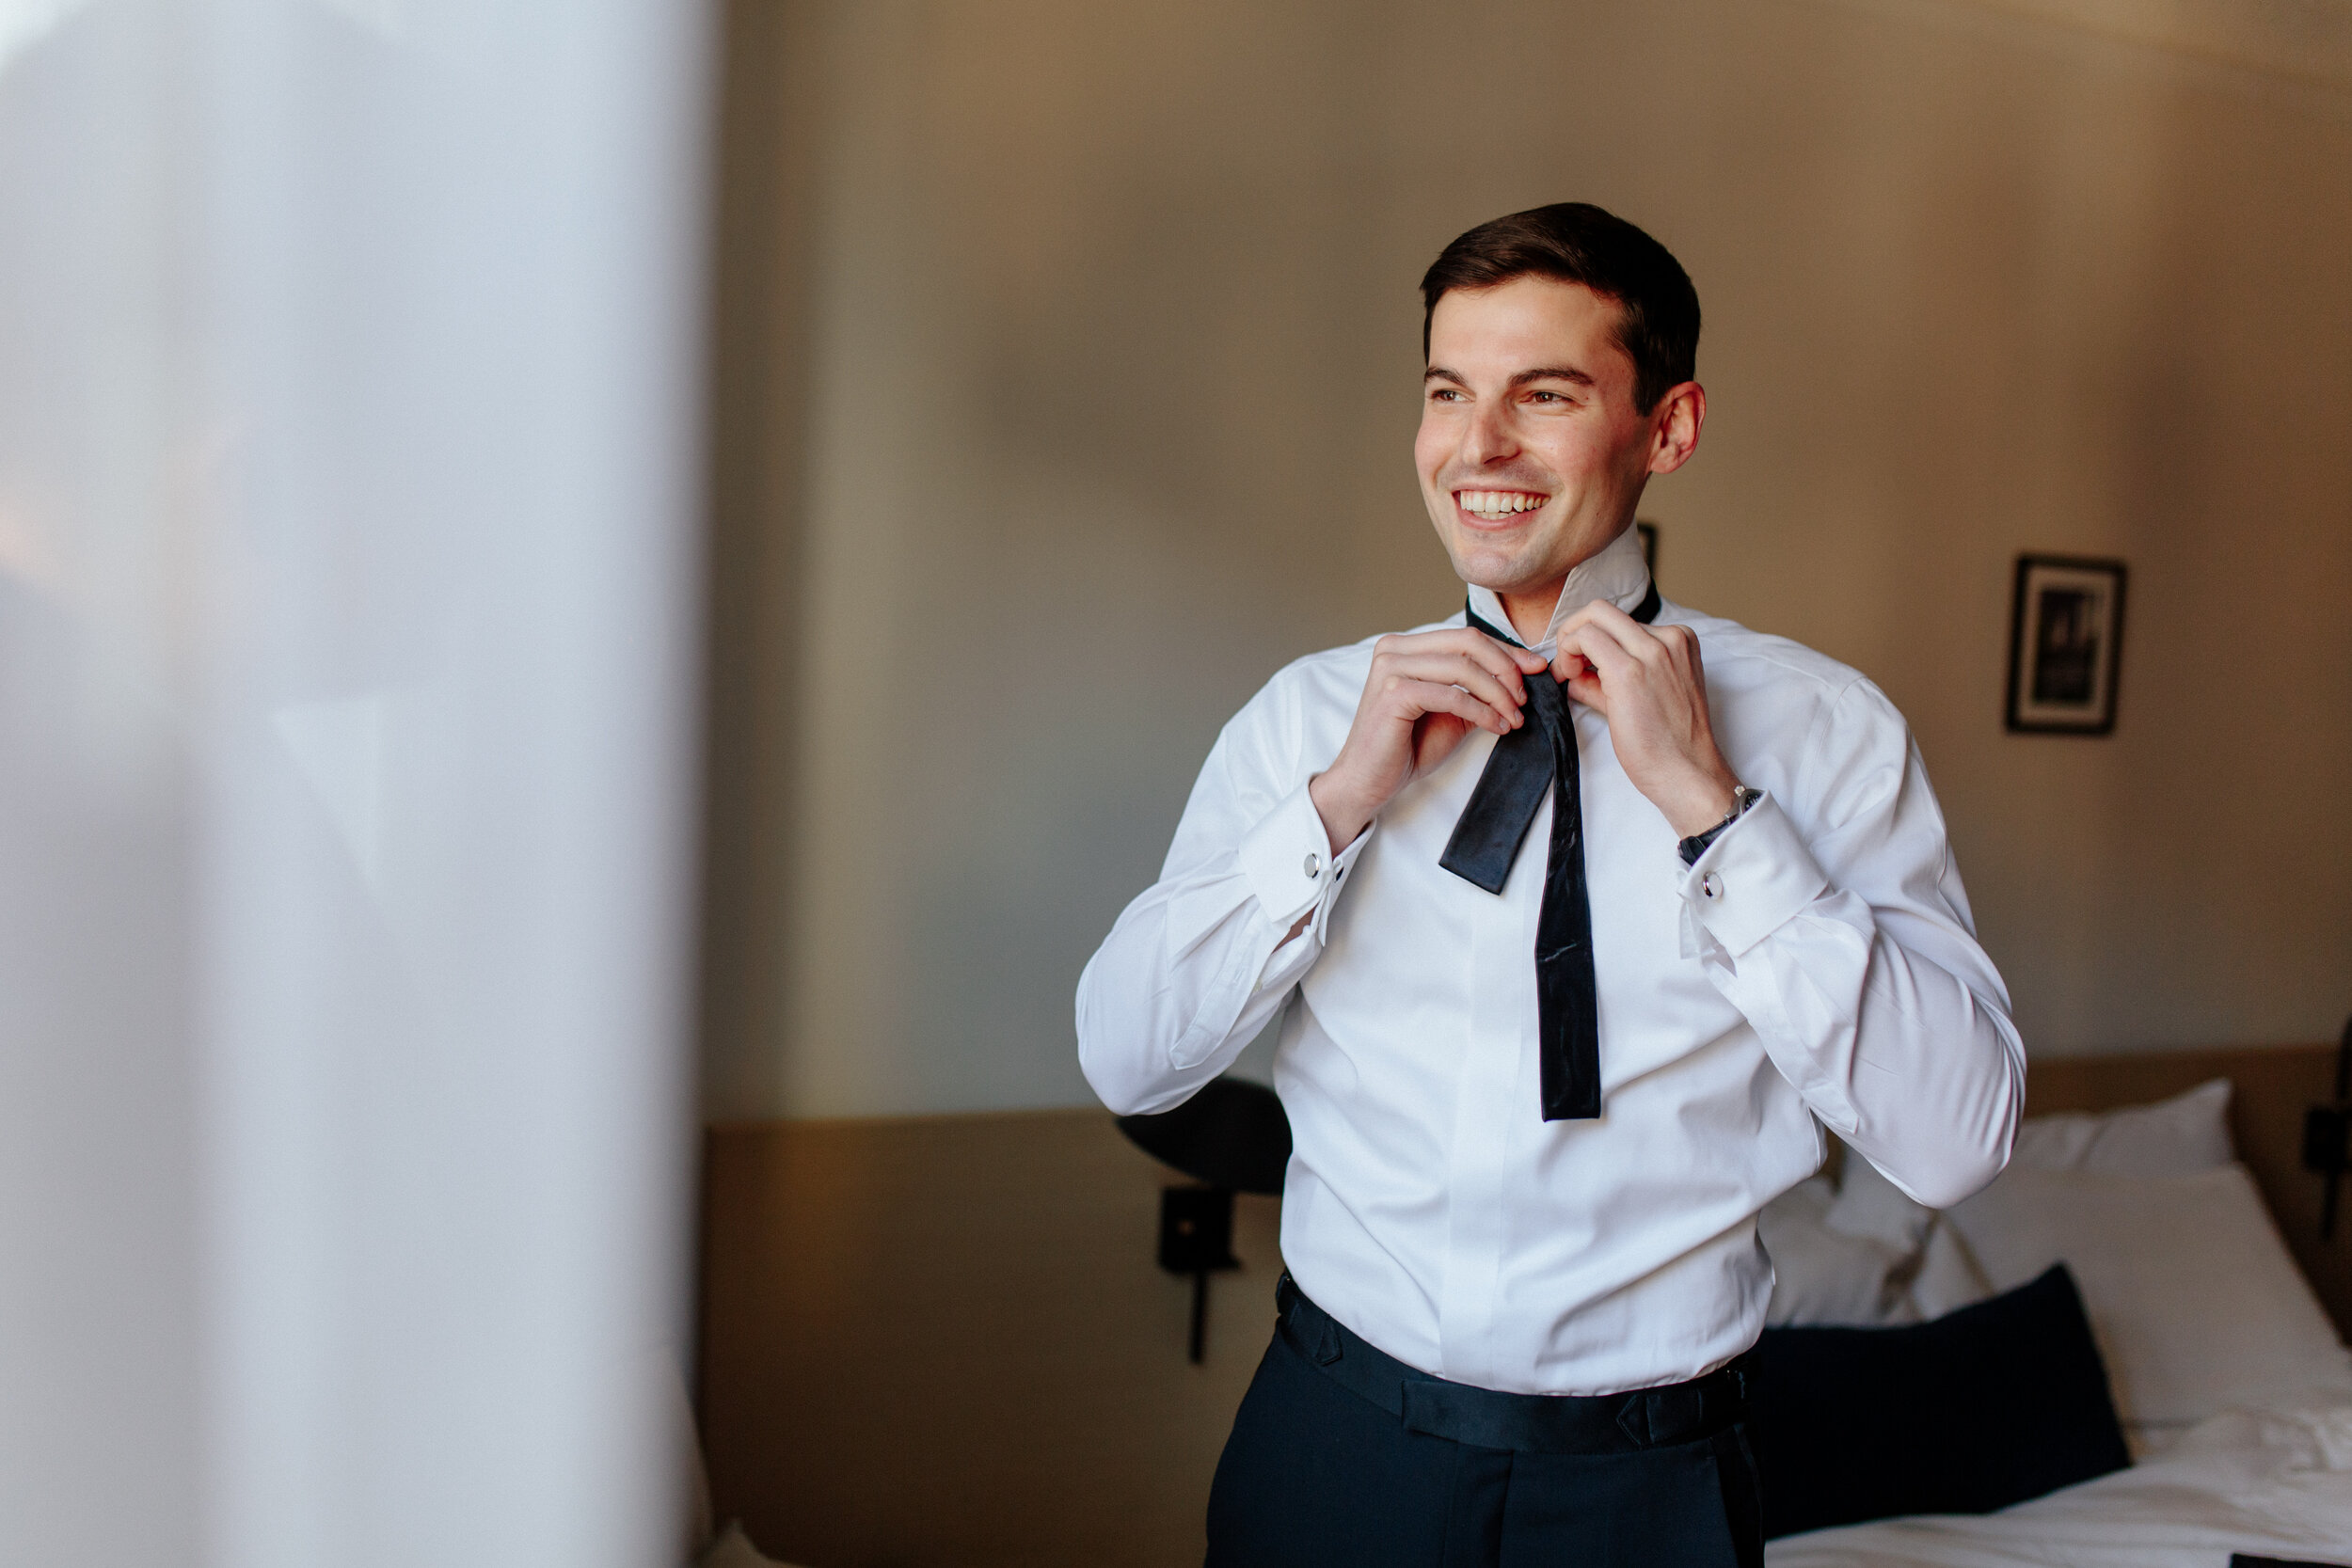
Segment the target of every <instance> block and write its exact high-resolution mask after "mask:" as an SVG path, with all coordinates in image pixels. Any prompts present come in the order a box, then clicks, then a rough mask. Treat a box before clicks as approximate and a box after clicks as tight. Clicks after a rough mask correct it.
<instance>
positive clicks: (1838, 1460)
mask: <svg viewBox="0 0 2352 1568" xmlns="http://www.w3.org/2000/svg"><path fill="white" fill-rule="evenodd" d="M1752 1368H1753V1370H1752V1371H1751V1373H1750V1381H1749V1399H1750V1411H1751V1415H1750V1424H1749V1440H1750V1441H1751V1442H1752V1443H1753V1444H1754V1445H1755V1448H1756V1467H1757V1469H1758V1471H1759V1472H1760V1473H1761V1476H1762V1479H1763V1483H1764V1533H1765V1534H1766V1535H1767V1536H1778V1535H1793V1534H1794V1533H1796V1532H1797V1531H1799V1530H1808V1529H1821V1528H1825V1527H1827V1526H1830V1525H1851V1524H1859V1523H1860V1522H1862V1521H1863V1520H1865V1519H1885V1518H1891V1517H1893V1516H1894V1515H1896V1514H1899V1513H1991V1512H1992V1511H1993V1510H1994V1509H1996V1508H2007V1507H2008V1506H2009V1505H2010V1504H2011V1503H2021V1502H2024V1501H2025V1500H2026V1498H2028V1497H2041V1496H2042V1494H2043V1493H2045V1492H2054V1491H2056V1490H2057V1489H2058V1488H2059V1487H2061V1486H2071V1485H2073V1484H2074V1482H2076V1481H2089V1480H2090V1478H2091V1477H2093V1476H2103V1475H2106V1473H2107V1472H2108V1471H2110V1470H2120V1469H2122V1468H2123V1467H2124V1466H2125V1465H2129V1464H2130V1463H2131V1455H2130V1453H2129V1452H2128V1451H2127V1450H2126V1449H2124V1447H2123V1429H2122V1425H2121V1424H2120V1423H2119V1422H2118V1421H2117V1420H2116V1418H2115V1402H2114V1401H2113V1400H2112V1399H2111V1398H2109V1397H2108V1394H2107V1372H2106V1367H2105V1366H2104V1365H2102V1364H2101V1362H2100V1360H2099V1347H2098V1346H2097V1345H2096V1344H2095V1343H2094V1342H2093V1341H2092V1339H2091V1338H2090V1320H2089V1319H2087V1318H2086V1317H2084V1316H2083V1302H2082V1297H2081V1295H2080V1294H2079V1293H2077V1292H2076V1291H2075V1289H2074V1276H2073V1275H2069V1274H2068V1273H2067V1272H2066V1265H2065V1264H2063V1263H2058V1264H2055V1265H2053V1266H2052V1267H2051V1269H2050V1271H2049V1272H2048V1273H2046V1274H2044V1275H2042V1277H2041V1278H2039V1279H2036V1280H2034V1281H2033V1282H2032V1283H2030V1284H2026V1285H2021V1286H2019V1287H2018V1288H2017V1289H2016V1290H2014V1291H2009V1292H2008V1293H2007V1294H2005V1295H1998V1296H1994V1298H1993V1299H1992V1300H1990V1301H1983V1302H1979V1303H1978V1304H1977V1305H1976V1306H1974V1307H1962V1308H1961V1309H1960V1310H1959V1311H1957V1312H1952V1313H1947V1315H1945V1316H1944V1317H1941V1318H1938V1319H1936V1320H1935V1321H1934V1322H1933V1323H1911V1324H1906V1325H1905V1326H1903V1327H1901V1328H1768V1329H1766V1330H1765V1331H1764V1337H1763V1338H1762V1339H1760V1340H1759V1341H1757V1343H1756V1354H1755V1359H1754V1361H1753V1363H1752Z"/></svg>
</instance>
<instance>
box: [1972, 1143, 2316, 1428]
mask: <svg viewBox="0 0 2352 1568" xmlns="http://www.w3.org/2000/svg"><path fill="white" fill-rule="evenodd" d="M1944 1217H1945V1221H1946V1223H1947V1224H1948V1225H1950V1226H1951V1227H1953V1228H1954V1229H1955V1230H1957V1231H1958V1232H1959V1233H1960V1236H1961V1239H1962V1240H1963V1241H1964V1242H1965V1243H1967V1245H1968V1250H1969V1251H1970V1252H1971V1253H1972V1254H1974V1255H1975V1257H1976V1259H1977V1260H1978V1261H1979V1263H1980V1264H1982V1265H1983V1268H1984V1272H1985V1274H1986V1275H1987V1277H1988V1278H1989V1279H1990V1281H1991V1283H1992V1286H1993V1288H1994V1290H1996V1291H2007V1290H2010V1289H2012V1288H2014V1287H2016V1286H2019V1285H2022V1284H2024V1283H2026V1281H2027V1280H2029V1279H2032V1278H2033V1277H2034V1276H2035V1275H2039V1274H2041V1273H2042V1270H2044V1269H2046V1268H2048V1267H2049V1266H2050V1265H2051V1264H2052V1263H2055V1262H2060V1261H2063V1262H2064V1263H2065V1264H2066V1266H2067V1267H2068V1268H2069V1269H2070V1270H2072V1271H2073V1273H2074V1282H2075V1284H2076V1285H2077V1286H2078V1287H2079V1288H2080V1289H2081V1291H2082V1295H2083V1305H2084V1307H2085V1308H2086V1309H2087V1310H2088V1311H2089V1312H2090V1324H2091V1329H2092V1332H2093V1333H2094V1334H2095V1335H2096V1336H2097V1338H2098V1340H2099V1349H2100V1353H2101V1354H2102V1356H2103V1357H2104V1359H2105V1360H2106V1367H2107V1377H2108V1379H2109V1381H2110V1383H2111V1384H2112V1385H2113V1388H2114V1393H2115V1403H2116V1409H2117V1411H2118V1412H2119V1413H2120V1414H2121V1415H2122V1418H2123V1419H2124V1420H2125V1421H2126V1422H2127V1423H2130V1424H2132V1425H2134V1426H2137V1427H2141V1428H2145V1427H2149V1426H2167V1425H2179V1424H2185V1423H2188V1422H2193V1421H2199V1420H2202V1419H2204V1418H2206V1417H2208V1416H2212V1415H2215V1414H2217V1413H2218V1412H2220V1411H2222V1410H2227V1409H2233V1408H2249V1407H2251V1408H2260V1407H2264V1406H2280V1405H2287V1404H2296V1403H2302V1402H2308V1401H2309V1400H2310V1399H2312V1397H2313V1396H2314V1395H2315V1394H2318V1393H2320V1392H2321V1391H2323V1390H2329V1391H2333V1390H2339V1389H2345V1388H2348V1387H2352V1355H2347V1353H2346V1352H2345V1350H2344V1346H2343V1345H2342V1344H2341V1343H2340V1342H2339V1341H2338V1340H2337V1338H2336V1333H2335V1329H2334V1326H2333V1325H2332V1324H2330V1323H2328V1315H2327V1313H2326V1312H2325V1311H2323V1310H2322V1309H2321V1307H2320V1305H2319V1302H2318V1300H2317V1298H2315V1297H2314V1296H2313V1295H2312V1290H2311V1287H2310V1286H2309V1285H2308V1284H2306V1283H2305V1282H2304V1280H2303V1276H2302V1275H2301V1274H2300V1273H2298V1272H2297V1271H2296V1266H2295V1261H2294V1259H2291V1258H2290V1257H2288V1256H2287V1250H2286V1247H2285V1245H2284V1244H2283V1243H2281V1242H2280V1239H2279V1232H2278V1229H2277V1227H2275V1226H2273V1225H2272V1224H2271V1220H2270V1212H2269V1211H2268V1210H2267V1209H2265V1207H2264V1205H2263V1200H2262V1196H2261V1194H2260V1193H2258V1192H2257V1191H2256V1190H2255V1187H2254V1182H2253V1179H2252V1178H2251V1177H2249V1175H2248V1174H2247V1172H2246V1167H2245V1166H2243V1165H2238V1164H2224V1165H2221V1166H2219V1167H2217V1168H2216V1169H2212V1170H2208V1171H2204V1172H2202V1173H2201V1174H2199V1175H2195V1176H2173V1177H2118V1176H2106V1175H2101V1174H2097V1173H2094V1172H2090V1171H2045V1170H2032V1169H2018V1168H2016V1167H2014V1166H2012V1167H2011V1168H2010V1170H2009V1171H2008V1172H2007V1173H2005V1174H2004V1175H2003V1176H2002V1177H2001V1178H2000V1179H1999V1180H1996V1181H1994V1183H1993V1185H1992V1186H1990V1187H1988V1188H1986V1189H1985V1190H1984V1191H1983V1192H1981V1193H1979V1194H1978V1195H1977V1196H1975V1197H1972V1198H1970V1199H1968V1200H1967V1201H1966V1202H1965V1203H1963V1204H1961V1205H1960V1206H1959V1207H1958V1208H1956V1209H1952V1210H1949V1211H1947V1212H1946V1214H1945V1216H1944Z"/></svg>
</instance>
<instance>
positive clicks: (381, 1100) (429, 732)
mask: <svg viewBox="0 0 2352 1568" xmlns="http://www.w3.org/2000/svg"><path fill="white" fill-rule="evenodd" d="M706 44H707V17H706V16H705V14H704V12H703V10H702V9H701V8H699V7H698V6H697V5H696V4H694V3H693V0H682V3H681V0H563V3H561V4H556V3H543V4H526V3H523V0H0V1562H6V1563H10V1564H14V1563H25V1564H44V1565H45V1564H52V1563H54V1564H61V1565H62V1564H69V1563H70V1564H74V1565H76V1568H84V1565H87V1568H98V1565H113V1564H139V1565H141V1568H162V1565H165V1564H170V1565H174V1568H177V1565H179V1564H183V1563H184V1564H194V1563H205V1564H210V1563H221V1564H237V1565H247V1564H250V1565H255V1568H343V1565H370V1568H372V1565H377V1564H383V1565H388V1568H389V1565H391V1564H399V1565H402V1568H424V1565H432V1568H459V1565H466V1564H496V1565H499V1568H521V1565H524V1564H532V1565H537V1564H546V1565H548V1568H554V1565H557V1564H561V1565H563V1568H589V1565H592V1564H593V1565H604V1564H623V1563H628V1564H632V1565H636V1564H647V1563H654V1562H659V1561H662V1560H675V1544H674V1543H675V1534H676V1531H675V1528H674V1526H673V1524H672V1522H671V1518H670V1511H671V1509H672V1507H673V1505H674V1498H675V1476H674V1475H673V1473H672V1465H671V1464H670V1458H671V1456H670V1454H669V1452H668V1450H667V1449H665V1447H664V1438H665V1435H666V1434H665V1433H664V1430H663V1427H662V1424H661V1417H662V1414H663V1405H662V1403H661V1402H662V1401H663V1400H664V1399H665V1398H666V1397H667V1396H668V1394H669V1393H670V1392H671V1390H670V1389H668V1388H665V1387H664V1386H663V1384H662V1381H661V1380H662V1377H663V1375H664V1373H665V1368H666V1366H667V1364H668V1363H667V1362H666V1361H665V1356H669V1355H674V1354H675V1345H676V1343H677V1340H678V1338H679V1323H680V1306H681V1301H682V1288H681V1279H682V1276H683V1261H684V1258H683V1248H684V1243H683V1227H682V1226H681V1224H680V1219H681V1215H682V1213H683V1212H684V1205H685V1190H686V1184H685V1180H684V1176H685V1165H686V1148H687V1142H686V1137H685V1129H686V1127H687V1126H688V1118H689V1114H690V1113H689V1097H688V1089H689V1085H688V1083H687V1077H688V1069H687V1066H686V1064H687V1060H688V1057H687V1053H686V1051H685V1048H684V1034H685V1017H684V1014H685V1007H684V993H683V980H682V976H683V973H684V969H685V963H684V959H685V950H686V945H687V941H686V939H687V931H686V923H687V911H688V908H689V902H690V901H689V899H688V898H687V896H686V893H687V889H686V886H685V881H686V875H687V865H688V860H689V855H688V840H689V837H690V832H689V829H690V823H689V818H688V810H689V803H690V796H691V778H690V771H691V769H690V767H689V763H690V757H691V750H692V739H693V736H692V729H693V718H694V707H695V705H694V698H693V695H692V684H693V673H694V672H693V650H694V647H695V642H696V636H695V632H694V624H693V623H694V614H693V611H694V607H693V603H692V593H691V589H692V584H693V580H694V573H695V569H696V549H695V545H694V540H695V535H696V531H695V528H694V526H693V525H694V515H695V508H696V498H695V494H694V490H695V484H694V475H695V471H696V467H697V458H698V449H697V444H696V443H697V436H696V432H695V406H694V405H695V392H696V388H697V386H698V375H699V372H698V354H697V349H696V338H697V336H698V329H699V325H700V319H701V312H700V299H699V292H700V277H701V256H700V231H701V228H702V222H701V216H702V203H703V188H702V187H703V176H702V173H701V168H702V164H703V161H704V160H703V154H704V147H703V143H704V138H705V120H706V118H707V116H706V112H705V106H704V100H705V76H706V61H705V58H704V54H705V49H706Z"/></svg>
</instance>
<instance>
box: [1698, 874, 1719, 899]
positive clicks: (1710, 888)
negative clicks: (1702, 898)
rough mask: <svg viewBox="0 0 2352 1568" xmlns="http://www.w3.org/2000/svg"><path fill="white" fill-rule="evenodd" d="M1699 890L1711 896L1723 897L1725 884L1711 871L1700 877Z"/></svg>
mask: <svg viewBox="0 0 2352 1568" xmlns="http://www.w3.org/2000/svg"><path fill="white" fill-rule="evenodd" d="M1699 891H1700V892H1701V893H1703V894H1705V895H1707V896H1708V897H1709V898H1721V897H1722V896H1723V895H1724V884H1723V883H1722V882H1720V881H1718V880H1717V879H1716V878H1715V873H1713V872H1712V871H1710V872H1708V874H1707V875H1706V876H1704V877H1701V878H1700V879H1699Z"/></svg>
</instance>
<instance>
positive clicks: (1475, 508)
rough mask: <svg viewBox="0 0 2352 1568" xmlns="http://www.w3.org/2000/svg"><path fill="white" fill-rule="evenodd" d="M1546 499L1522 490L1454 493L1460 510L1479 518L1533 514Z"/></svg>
mask: <svg viewBox="0 0 2352 1568" xmlns="http://www.w3.org/2000/svg"><path fill="white" fill-rule="evenodd" d="M1454 499H1455V500H1457V501H1459V502H1460V503H1461V506H1462V510H1463V511H1465V512H1469V513H1473V514H1475V515H1478V516H1481V517H1507V516H1509V515H1511V514H1513V513H1514V512H1533V511H1534V510H1535V509H1536V508H1537V507H1539V506H1541V505H1543V504H1544V501H1545V500H1546V499H1547V498H1545V497H1543V496H1534V495H1530V494H1528V493H1527V492H1526V491H1524V490H1460V491H1456V492H1455V493H1454Z"/></svg>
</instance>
